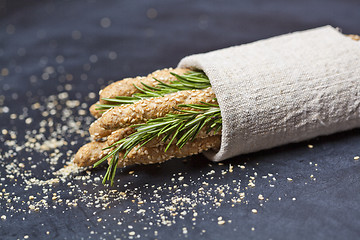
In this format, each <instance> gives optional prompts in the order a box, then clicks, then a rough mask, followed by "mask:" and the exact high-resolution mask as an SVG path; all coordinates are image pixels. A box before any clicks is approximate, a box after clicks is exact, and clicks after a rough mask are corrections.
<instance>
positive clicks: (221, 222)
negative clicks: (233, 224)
mask: <svg viewBox="0 0 360 240" xmlns="http://www.w3.org/2000/svg"><path fill="white" fill-rule="evenodd" d="M225 223H226V222H225V221H224V220H220V221H218V224H219V225H224V224H225Z"/></svg>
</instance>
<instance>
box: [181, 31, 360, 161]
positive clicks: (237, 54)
mask: <svg viewBox="0 0 360 240" xmlns="http://www.w3.org/2000/svg"><path fill="white" fill-rule="evenodd" d="M179 67H181V68H194V69H201V70H203V71H204V72H205V73H206V74H207V76H208V77H209V79H210V81H211V85H212V87H213V90H214V92H215V94H216V97H217V100H218V102H219V105H220V110H221V115H222V118H223V127H222V140H221V147H220V150H219V151H218V152H208V153H207V154H206V155H207V157H209V158H210V159H211V160H213V161H221V160H224V159H227V158H231V157H233V156H236V155H239V154H244V153H250V152H254V151H259V150H263V149H268V148H272V147H276V146H279V145H283V144H287V143H292V142H299V141H303V140H306V139H310V138H314V137H316V136H320V135H328V134H332V133H335V132H339V131H344V130H349V129H352V128H356V127H360V44H359V43H358V42H356V41H353V40H351V39H349V38H347V37H346V36H344V35H343V34H341V33H340V32H338V31H337V30H336V29H335V28H333V27H331V26H324V27H320V28H316V29H311V30H306V31H301V32H294V33H290V34H286V35H282V36H278V37H273V38H270V39H266V40H260V41H257V42H254V43H249V44H243V45H240V46H235V47H230V48H226V49H221V50H217V51H212V52H208V53H203V54H195V55H192V56H188V57H185V58H184V59H182V60H181V61H180V63H179Z"/></svg>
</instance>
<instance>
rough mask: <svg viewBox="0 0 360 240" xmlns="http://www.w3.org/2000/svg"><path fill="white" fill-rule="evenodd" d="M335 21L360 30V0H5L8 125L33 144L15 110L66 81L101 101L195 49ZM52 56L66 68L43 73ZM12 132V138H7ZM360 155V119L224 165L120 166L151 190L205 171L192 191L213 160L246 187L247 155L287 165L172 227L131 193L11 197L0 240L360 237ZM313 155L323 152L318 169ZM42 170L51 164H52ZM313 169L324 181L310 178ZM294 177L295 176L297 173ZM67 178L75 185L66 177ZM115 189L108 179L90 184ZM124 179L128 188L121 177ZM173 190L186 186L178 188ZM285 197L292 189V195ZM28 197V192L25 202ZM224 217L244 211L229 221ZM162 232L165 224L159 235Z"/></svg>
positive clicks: (2, 119) (1, 117) (264, 168)
mask: <svg viewBox="0 0 360 240" xmlns="http://www.w3.org/2000/svg"><path fill="white" fill-rule="evenodd" d="M149 9H150V10H149ZM154 13H155V14H154ZM104 18H109V19H110V20H111V24H110V26H108V27H106V26H105V27H104V26H101V19H104ZM327 24H330V25H332V26H336V27H339V28H341V29H342V31H343V32H344V33H357V34H360V2H359V1H357V0H337V1H335V0H316V1H315V0H313V1H311V0H303V1H285V0H284V1H259V0H252V1H250V0H249V1H235V0H234V1H208V0H206V1H205V0H204V1H165V0H163V1H161V0H156V1H146V0H138V1H133V0H131V1H130V0H129V1H100V0H88V1H70V0H66V1H40V0H36V1H35V0H32V1H30V0H21V1H20V0H16V1H15V0H9V1H4V0H1V1H0V68H1V69H3V68H6V69H8V71H9V74H4V75H5V76H0V95H2V96H4V97H5V100H4V101H2V102H1V104H2V107H3V106H6V107H8V108H9V109H10V111H9V113H0V128H1V129H13V130H14V131H16V132H17V133H18V141H19V143H21V141H22V140H21V139H23V137H24V136H23V135H24V131H25V130H27V129H29V128H30V129H31V126H28V125H25V124H23V123H21V122H19V121H12V120H9V119H10V118H9V115H10V113H17V114H21V113H22V112H23V111H24V110H23V109H24V107H29V106H30V105H31V104H32V103H34V102H36V101H41V99H42V98H46V97H47V96H50V95H53V94H58V93H59V92H62V91H64V90H63V89H64V88H63V87H61V86H64V85H65V84H68V83H70V84H71V85H72V89H70V90H69V91H68V92H69V98H70V99H79V100H81V101H82V102H87V103H88V104H92V103H93V102H94V100H93V99H92V100H91V99H89V98H87V97H86V96H87V93H88V92H90V91H91V92H96V93H97V91H98V90H99V89H100V88H101V87H103V86H104V85H105V84H106V83H107V82H108V81H110V80H116V79H121V78H123V77H128V76H136V75H145V74H148V73H149V72H151V71H153V70H155V69H159V68H164V67H170V66H173V67H174V66H176V64H177V63H178V61H179V60H180V59H181V58H182V57H184V56H186V55H189V54H193V53H199V52H205V51H210V50H214V49H218V48H224V47H228V46H232V45H237V44H242V43H247V42H251V41H255V40H259V39H263V38H267V37H271V36H275V35H279V34H283V33H288V32H291V31H296V30H304V29H309V28H313V27H317V26H322V25H327ZM114 52H115V53H116V55H114ZM109 54H110V55H111V56H112V57H109ZM59 55H61V56H63V57H64V59H65V60H64V62H62V63H61V64H59V63H58V62H56V61H55V59H56V57H57V56H59ZM92 55H93V56H92ZM94 56H96V57H94ZM114 56H115V57H114ZM84 64H85V65H86V64H90V65H91V68H90V69H88V68H87V69H86V70H84ZM46 66H56V68H55V69H57V70H59V69H60V72H56V73H54V74H50V77H49V78H48V79H47V80H42V79H41V78H42V76H43V72H44V68H46ZM59 66H61V68H58V67H59ZM66 74H71V75H72V76H73V80H72V81H67V80H64V78H63V77H62V78H61V76H65V75H66ZM31 76H36V77H37V78H38V79H40V80H38V81H32V80H31V79H34V77H32V78H31ZM59 86H60V87H59ZM29 116H30V117H32V118H33V119H34V122H35V123H36V122H39V121H40V120H41V119H42V117H41V115H39V114H34V113H33V112H31V111H30V112H29ZM54 118H55V121H57V122H61V121H63V120H61V116H54ZM63 124H64V122H63ZM83 128H84V129H86V126H84V127H83ZM67 137H68V138H75V139H76V140H77V143H76V144H75V145H74V146H68V148H71V149H72V150H73V151H76V149H77V148H78V147H80V146H81V145H82V144H84V143H85V142H86V140H85V138H84V137H78V136H76V135H75V134H73V135H71V136H67ZM6 139H7V138H6V137H5V136H2V137H1V141H2V143H1V144H2V145H3V142H4V141H5V140H6ZM68 140H69V141H70V140H72V139H68ZM308 144H313V145H314V149H308V148H307V145H308ZM0 149H1V150H2V151H5V150H6V147H5V146H1V145H0ZM62 151H64V152H65V151H66V148H63V149H62ZM359 154H360V131H359V129H355V130H352V131H349V132H345V133H339V134H336V135H332V136H328V137H321V138H318V139H313V140H310V141H309V142H303V143H298V144H291V145H288V146H283V147H279V148H276V149H272V150H268V151H262V152H259V153H254V154H249V155H246V156H239V157H237V158H234V159H231V160H228V161H225V162H224V165H222V166H219V165H216V164H214V165H212V166H209V165H208V164H209V162H208V161H207V160H206V159H205V158H204V157H202V156H196V157H192V158H190V160H189V161H187V162H186V163H184V162H182V161H179V160H173V161H169V162H167V163H164V164H161V165H159V166H137V167H133V168H131V169H133V170H135V171H136V173H137V174H138V177H137V178H131V177H129V175H128V174H127V173H125V172H120V173H119V174H118V178H121V179H123V182H128V181H132V184H130V186H129V187H130V188H131V189H134V191H142V192H145V193H148V195H149V196H150V195H151V190H150V189H148V188H144V184H146V183H148V184H150V185H155V186H159V185H163V184H164V183H168V184H169V185H171V180H170V179H171V178H172V176H173V174H176V173H178V172H182V173H183V174H185V175H186V176H188V177H189V178H191V179H194V181H193V182H192V184H191V186H190V187H189V188H190V189H189V188H187V189H185V188H182V187H181V186H180V189H181V191H184V192H186V191H192V190H197V189H198V188H199V187H200V186H201V184H202V183H201V182H197V181H196V179H198V178H200V179H201V178H202V176H203V175H204V174H206V173H207V172H208V171H210V170H212V169H213V170H215V171H216V174H215V177H214V180H213V181H212V182H211V181H209V183H210V185H211V184H215V183H216V182H218V183H219V184H223V185H225V184H229V185H231V183H232V180H233V179H234V178H237V179H242V180H243V182H244V186H245V185H246V181H247V179H248V177H247V176H245V173H244V174H241V173H240V174H239V173H237V174H236V175H230V174H228V175H224V176H222V175H221V170H224V169H228V168H229V164H232V165H235V166H236V165H237V164H243V163H244V161H246V162H247V169H249V170H247V171H248V172H247V173H249V174H251V173H250V172H253V171H252V170H254V171H256V172H257V173H258V175H259V176H263V175H267V174H268V173H278V175H277V176H276V177H277V180H276V182H275V187H269V183H268V182H267V180H261V178H260V179H259V180H257V182H256V187H255V188H254V189H250V190H248V191H246V194H247V196H248V199H249V202H248V204H240V205H238V206H236V207H231V204H223V205H222V206H221V207H219V208H214V207H211V206H210V205H207V206H203V207H201V206H199V211H198V212H199V217H198V219H197V221H196V224H195V225H193V223H192V221H191V219H190V218H185V219H177V220H176V223H175V224H173V225H172V226H169V227H168V226H153V227H152V228H150V230H149V229H147V230H144V229H143V226H145V225H146V224H147V223H148V222H150V221H152V219H153V218H155V215H156V213H152V212H148V213H147V214H146V215H145V216H143V217H139V216H138V215H136V214H135V213H134V214H127V215H125V214H124V213H122V211H123V210H124V209H126V208H127V207H130V208H132V206H133V205H132V204H133V203H132V202H131V201H130V200H124V201H118V202H116V201H115V202H112V204H113V205H114V206H117V207H114V208H110V209H106V210H101V211H99V210H98V209H94V208H93V207H86V206H85V205H86V204H85V203H80V204H79V206H78V207H77V208H70V209H69V208H66V207H65V206H61V205H60V206H57V208H49V209H41V210H40V212H37V213H27V212H20V213H19V212H13V213H12V212H11V210H9V205H6V203H5V202H4V201H1V206H0V211H1V212H0V215H3V214H5V215H7V220H6V221H1V220H0V239H17V238H20V239H21V238H23V237H24V236H25V235H28V236H29V238H30V239H54V238H58V239H65V238H66V239H80V238H85V239H87V238H94V239H98V238H100V237H103V238H106V239H108V238H109V239H111V238H116V237H118V238H121V239H123V238H127V237H128V236H129V235H128V232H129V229H128V228H127V225H132V226H133V227H134V230H136V233H137V234H140V235H139V237H141V238H150V239H154V238H158V239H169V238H173V239H177V238H179V239H180V238H181V239H182V238H189V239H200V238H203V239H240V238H244V239H358V238H359V237H360V194H359V189H360V177H359V171H360V162H359V161H354V156H356V155H359ZM17 157H18V158H19V159H20V158H22V157H25V156H22V155H21V154H20V155H19V156H17ZM33 158H36V159H37V160H38V161H42V158H44V156H43V155H42V154H41V153H34V154H33ZM65 160H66V159H64V160H63V161H65ZM2 161H4V162H11V161H12V158H11V157H8V158H7V157H4V158H3V159H2ZM309 162H313V163H314V164H315V163H317V164H318V165H317V167H316V169H315V167H313V166H312V165H310V164H309ZM257 163H259V164H257ZM60 166H61V164H60ZM253 168H254V169H253ZM34 171H35V172H36V171H39V174H41V170H40V169H39V170H34ZM237 172H239V170H237ZM103 173H104V170H99V171H93V172H92V177H95V176H99V175H101V174H103ZM0 174H1V175H0V176H1V177H2V178H3V180H1V183H2V186H0V189H1V188H2V187H6V188H7V190H8V191H9V190H10V191H12V192H15V193H16V194H17V195H22V194H28V195H31V194H36V192H34V193H31V191H32V190H29V191H27V192H26V193H22V192H21V191H20V190H19V188H17V186H15V187H11V186H12V184H13V182H12V180H10V179H7V178H5V172H4V170H0ZM311 174H314V176H315V177H316V181H313V180H311V179H310V178H309V176H310V175H311ZM287 177H291V178H293V179H294V181H293V182H292V183H289V182H288V181H287V180H286V178H287ZM244 186H243V187H244ZM55 188H57V190H61V191H63V192H66V191H67V190H66V185H59V186H57V187H55ZM83 188H85V189H86V188H87V187H86V186H83ZM104 188H106V187H103V186H102V185H101V184H98V186H97V187H96V188H92V187H90V186H89V187H88V189H87V190H88V191H99V190H101V189H104ZM118 188H119V190H121V191H122V190H124V189H125V187H122V186H121V184H120V185H118ZM260 193H261V194H263V195H264V196H265V197H266V198H269V200H268V201H267V202H266V203H265V204H264V205H263V207H259V201H257V196H258V194H260ZM168 194H169V195H171V194H174V193H172V192H171V191H169V193H168ZM145 195H146V194H145ZM75 197H76V196H75ZM165 197H166V196H164V198H165ZM279 197H282V200H281V201H279V200H278V198H279ZM292 198H296V201H293V200H292ZM145 199H146V198H145ZM151 204H155V203H150V202H148V203H147V205H146V206H147V207H152V206H150V205H151ZM155 205H156V204H155ZM22 207H23V205H22V204H20V203H19V204H18V206H15V208H22ZM252 208H256V209H258V214H252V213H251V209H252ZM95 211H96V212H97V216H101V217H102V219H103V221H102V222H97V219H96V218H95V217H94V212H95ZM152 214H153V215H154V216H152ZM218 216H223V217H224V218H225V219H226V220H232V221H231V223H226V224H225V225H221V226H220V225H218V224H217V217H218ZM116 217H121V219H122V222H123V224H122V225H120V226H119V225H117V221H112V219H113V218H116ZM106 219H107V221H106ZM144 224H145V225H144ZM146 226H148V225H146ZM183 227H186V228H187V230H188V233H187V234H183V232H182V228H183ZM252 227H254V228H255V231H252V230H251V228H252ZM201 230H206V232H205V233H204V232H201ZM46 231H50V235H46V234H45V232H46ZM91 231H94V233H91ZM154 231H158V235H157V236H156V235H155V234H154ZM109 232H110V233H109Z"/></svg>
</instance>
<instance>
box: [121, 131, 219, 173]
mask: <svg viewBox="0 0 360 240" xmlns="http://www.w3.org/2000/svg"><path fill="white" fill-rule="evenodd" d="M220 142H221V137H220V136H210V137H206V138H200V139H195V140H194V141H192V142H188V143H186V144H185V145H184V146H183V147H182V148H181V149H179V148H178V146H176V145H175V144H172V145H171V146H170V148H169V149H168V150H167V151H166V152H164V150H165V147H166V145H160V146H158V147H145V146H143V147H141V148H140V149H137V148H136V147H135V148H134V149H133V150H131V151H130V153H129V154H128V155H127V157H126V158H125V159H123V158H121V157H120V161H119V163H118V167H126V166H130V165H134V164H153V163H161V162H164V161H167V160H169V159H171V158H182V157H187V156H191V155H194V154H198V153H201V152H204V151H207V150H209V149H211V148H219V147H220Z"/></svg>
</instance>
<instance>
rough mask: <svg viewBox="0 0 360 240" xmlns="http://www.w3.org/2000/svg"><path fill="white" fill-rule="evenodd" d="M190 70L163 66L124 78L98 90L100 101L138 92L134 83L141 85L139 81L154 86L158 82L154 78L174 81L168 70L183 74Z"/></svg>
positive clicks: (105, 102) (102, 102) (168, 81)
mask: <svg viewBox="0 0 360 240" xmlns="http://www.w3.org/2000/svg"><path fill="white" fill-rule="evenodd" d="M188 71H190V70H189V69H182V68H175V69H172V68H165V69H162V70H157V71H155V72H153V73H151V74H149V75H148V76H146V77H136V78H125V79H123V80H121V81H117V82H114V83H112V84H110V85H109V86H107V87H105V88H104V89H103V90H102V91H100V100H99V101H100V103H101V104H107V103H108V102H107V101H105V100H103V98H114V97H116V96H131V95H133V94H134V93H138V92H140V91H139V89H137V88H136V87H135V86H134V85H136V86H138V87H141V86H142V84H141V83H145V84H147V85H149V86H151V87H155V86H156V85H157V84H159V82H157V81H156V80H154V78H156V79H158V80H160V81H162V82H164V83H170V82H171V81H175V80H176V78H175V77H174V76H173V75H171V74H170V72H173V73H176V74H184V73H186V72H188Z"/></svg>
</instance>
